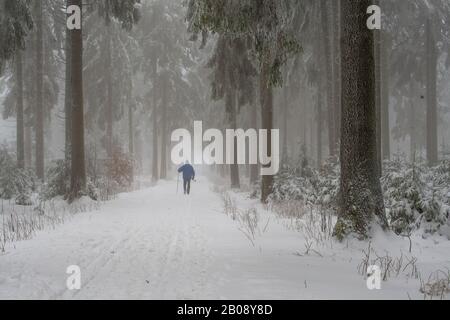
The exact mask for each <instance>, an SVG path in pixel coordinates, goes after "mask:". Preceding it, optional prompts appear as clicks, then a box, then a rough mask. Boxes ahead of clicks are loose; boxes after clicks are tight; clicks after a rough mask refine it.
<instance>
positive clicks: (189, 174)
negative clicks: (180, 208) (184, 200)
mask: <svg viewBox="0 0 450 320" xmlns="http://www.w3.org/2000/svg"><path fill="white" fill-rule="evenodd" d="M181 172H183V189H184V194H190V192H191V180H194V179H195V170H194V167H192V166H191V165H190V164H189V161H186V164H185V165H183V166H182V167H181V168H180V169H178V173H181Z"/></svg>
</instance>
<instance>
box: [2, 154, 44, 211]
mask: <svg viewBox="0 0 450 320" xmlns="http://www.w3.org/2000/svg"><path fill="white" fill-rule="evenodd" d="M35 187H36V177H35V176H34V173H33V172H32V171H31V170H28V169H19V168H17V166H16V162H15V160H14V159H13V157H12V156H11V154H10V153H8V151H7V150H6V149H5V148H0V198H1V199H6V200H11V199H15V202H16V204H18V205H31V194H32V192H33V191H34V190H35Z"/></svg>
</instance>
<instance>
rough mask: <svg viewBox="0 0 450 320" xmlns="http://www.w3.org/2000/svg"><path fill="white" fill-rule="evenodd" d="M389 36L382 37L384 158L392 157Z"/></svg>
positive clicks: (382, 129)
mask: <svg viewBox="0 0 450 320" xmlns="http://www.w3.org/2000/svg"><path fill="white" fill-rule="evenodd" d="M388 45H389V38H388V35H387V34H386V33H383V34H382V37H381V143H382V146H381V148H382V150H381V153H382V155H383V159H384V160H389V159H390V158H391V128H390V118H389V94H390V93H389V52H388Z"/></svg>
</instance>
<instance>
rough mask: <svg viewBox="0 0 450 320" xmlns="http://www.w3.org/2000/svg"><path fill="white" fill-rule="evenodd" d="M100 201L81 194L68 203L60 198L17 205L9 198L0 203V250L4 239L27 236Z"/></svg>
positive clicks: (61, 222)
mask: <svg viewBox="0 0 450 320" xmlns="http://www.w3.org/2000/svg"><path fill="white" fill-rule="evenodd" d="M99 207H100V203H99V202H97V201H93V200H91V199H87V198H83V199H80V200H78V201H76V202H74V203H72V204H70V205H69V204H67V202H65V201H63V200H51V201H39V202H37V203H35V204H34V205H32V206H18V205H16V204H15V203H14V202H12V201H5V200H1V204H0V253H2V252H5V248H6V245H7V243H13V242H16V241H22V240H29V239H31V238H32V237H33V236H34V235H35V234H36V232H38V231H41V230H44V229H46V228H52V229H54V228H56V226H57V225H60V224H63V223H64V222H65V221H66V220H67V219H69V218H70V217H71V216H73V215H75V214H77V213H81V212H88V211H94V210H98V209H99Z"/></svg>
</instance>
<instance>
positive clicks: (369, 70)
mask: <svg viewBox="0 0 450 320" xmlns="http://www.w3.org/2000/svg"><path fill="white" fill-rule="evenodd" d="M371 3H372V1H370V0H342V1H341V15H342V49H341V52H342V124H341V126H342V129H341V186H340V187H341V190H340V203H339V219H338V223H337V224H336V227H335V230H334V234H335V236H336V237H337V238H338V239H343V238H344V237H345V236H347V235H349V234H355V235H356V236H358V237H359V238H367V237H369V236H370V230H371V226H372V223H373V222H375V221H376V222H377V223H378V224H380V225H381V226H382V227H383V228H386V227H387V220H386V216H385V210H384V203H383V197H382V191H381V185H380V180H379V178H378V170H379V169H378V162H377V147H376V143H377V136H376V110H375V61H374V50H373V45H374V34H373V32H372V31H370V30H369V29H368V28H367V27H366V20H367V16H366V10H367V8H368V6H370V5H371Z"/></svg>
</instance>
